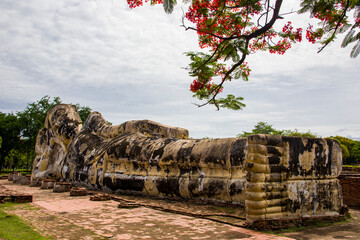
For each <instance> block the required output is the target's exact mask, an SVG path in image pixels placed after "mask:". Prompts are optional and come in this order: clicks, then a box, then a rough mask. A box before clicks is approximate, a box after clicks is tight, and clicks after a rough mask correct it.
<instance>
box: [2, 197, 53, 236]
mask: <svg viewBox="0 0 360 240" xmlns="http://www.w3.org/2000/svg"><path fill="white" fill-rule="evenodd" d="M12 205H13V204H12V203H5V204H0V239H8V240H13V239H14V240H15V239H16V240H22V239H24V240H28V239H29V240H37V239H39V240H47V238H45V237H43V236H41V235H40V234H39V233H38V232H36V231H34V230H33V229H32V228H31V227H30V226H29V225H27V224H26V222H24V221H23V220H22V219H20V218H19V217H18V216H15V215H11V214H7V213H6V212H4V209H6V208H11V206H12Z"/></svg>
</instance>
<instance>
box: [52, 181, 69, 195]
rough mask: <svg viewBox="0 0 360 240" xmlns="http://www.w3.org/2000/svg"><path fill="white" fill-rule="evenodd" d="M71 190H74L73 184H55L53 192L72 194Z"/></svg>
mask: <svg viewBox="0 0 360 240" xmlns="http://www.w3.org/2000/svg"><path fill="white" fill-rule="evenodd" d="M71 188H72V184H71V183H64V182H55V183H54V189H53V192H57V193H61V192H70V189H71Z"/></svg>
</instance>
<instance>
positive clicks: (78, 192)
mask: <svg viewBox="0 0 360 240" xmlns="http://www.w3.org/2000/svg"><path fill="white" fill-rule="evenodd" d="M87 194H88V192H87V190H86V188H78V187H74V188H72V189H70V196H86V195H87Z"/></svg>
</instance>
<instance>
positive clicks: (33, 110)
mask: <svg viewBox="0 0 360 240" xmlns="http://www.w3.org/2000/svg"><path fill="white" fill-rule="evenodd" d="M60 103H61V99H60V97H54V98H53V99H51V98H50V97H49V96H44V97H42V98H41V99H40V100H38V101H36V102H33V103H29V104H28V105H27V107H26V108H25V110H24V111H21V112H18V113H17V114H13V113H11V114H5V113H0V137H1V138H2V147H1V148H0V170H1V169H3V167H4V165H6V166H7V167H11V168H15V167H19V166H23V167H26V168H27V169H29V168H30V167H31V166H32V161H33V159H34V157H35V144H36V136H37V134H38V132H39V130H40V129H41V128H43V127H44V122H45V118H46V114H47V112H48V111H49V110H50V109H51V108H53V107H54V106H55V105H57V104H60ZM76 107H77V109H78V112H79V115H80V118H81V120H82V121H83V123H84V122H85V120H86V119H87V117H88V116H89V114H90V113H91V108H90V107H88V106H80V104H76Z"/></svg>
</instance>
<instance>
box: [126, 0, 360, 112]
mask: <svg viewBox="0 0 360 240" xmlns="http://www.w3.org/2000/svg"><path fill="white" fill-rule="evenodd" d="M147 1H148V0H145V2H147ZM150 1H151V4H152V5H154V4H161V3H162V4H163V6H164V9H165V12H166V13H171V12H172V11H173V9H174V5H175V4H176V0H164V1H163V0H150ZM127 2H128V4H129V7H130V8H135V7H138V6H142V5H143V0H127ZM186 2H189V1H186ZM282 3H283V0H261V1H259V0H192V1H191V3H190V7H189V9H188V11H187V12H186V14H185V15H184V16H183V20H182V23H183V24H182V26H183V27H184V28H185V30H192V31H196V32H197V34H198V37H199V46H200V47H201V48H206V49H208V50H207V51H206V52H188V53H187V56H189V57H190V59H191V63H190V65H189V68H188V70H189V75H190V76H191V77H193V78H194V80H193V82H192V84H191V86H190V90H191V91H192V92H193V93H194V95H193V96H194V97H196V98H198V99H200V100H204V101H205V102H204V103H203V104H199V105H198V106H199V107H201V106H204V105H206V104H213V105H215V106H216V108H217V109H219V108H220V107H222V108H228V109H234V110H239V109H242V108H243V107H245V104H244V103H243V102H242V101H243V98H242V97H235V96H233V95H228V96H227V97H225V98H219V97H218V94H220V93H221V92H222V91H223V87H224V83H225V82H227V81H232V80H233V79H243V80H245V81H248V78H249V75H250V68H249V65H248V63H247V62H246V61H245V60H246V57H247V56H248V55H249V54H254V53H256V52H258V51H269V52H270V53H276V54H284V53H285V52H286V51H287V50H288V49H289V48H291V46H292V44H293V43H297V42H301V41H302V33H303V29H302V28H296V29H295V28H294V27H293V26H292V24H291V22H289V21H284V22H285V23H284V24H283V27H282V28H280V29H274V27H273V26H274V24H275V22H277V21H279V20H281V21H283V20H282V19H284V15H285V14H287V13H285V14H284V13H281V6H282ZM299 3H300V5H301V8H300V9H299V11H298V13H310V17H314V18H316V19H318V20H319V21H320V22H321V25H320V26H319V27H318V28H316V29H313V26H312V25H309V27H308V28H307V30H306V39H307V40H308V41H310V42H312V43H315V42H320V44H322V48H321V49H320V51H321V50H322V49H323V48H324V47H326V46H327V45H328V44H329V43H330V42H332V41H333V40H334V39H335V37H336V36H337V35H338V34H339V33H345V32H347V34H346V36H345V38H344V41H343V44H342V46H343V47H346V46H348V45H349V44H351V43H354V42H356V44H355V46H354V48H353V50H352V52H351V57H357V56H358V55H359V53H360V32H359V28H360V0H300V1H299ZM350 14H354V17H353V18H351V17H349V15H350ZM185 20H187V21H188V22H190V24H191V26H187V24H186V23H185Z"/></svg>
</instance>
